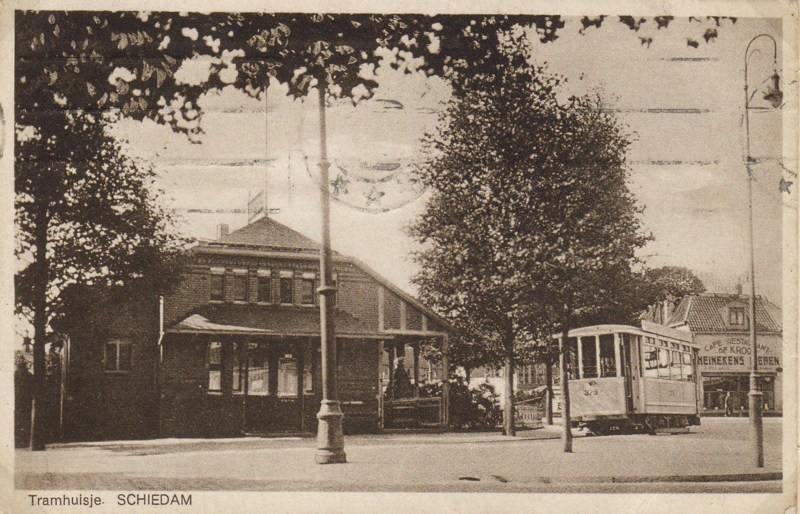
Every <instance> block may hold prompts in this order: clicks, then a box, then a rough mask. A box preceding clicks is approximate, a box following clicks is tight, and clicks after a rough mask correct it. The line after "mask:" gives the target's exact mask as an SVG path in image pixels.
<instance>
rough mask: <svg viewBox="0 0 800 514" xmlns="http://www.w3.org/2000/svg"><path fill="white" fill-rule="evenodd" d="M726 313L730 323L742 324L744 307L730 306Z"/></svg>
mask: <svg viewBox="0 0 800 514" xmlns="http://www.w3.org/2000/svg"><path fill="white" fill-rule="evenodd" d="M728 314H729V321H730V324H731V325H736V326H740V327H743V326H744V324H745V320H744V307H731V308H730V309H728Z"/></svg>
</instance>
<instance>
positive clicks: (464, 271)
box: [411, 40, 647, 451]
mask: <svg viewBox="0 0 800 514" xmlns="http://www.w3.org/2000/svg"><path fill="white" fill-rule="evenodd" d="M506 48H507V49H508V51H507V53H506V54H505V57H506V59H507V61H506V62H504V63H503V65H502V66H501V67H500V71H499V72H498V73H491V74H477V75H473V76H471V77H470V78H469V79H467V80H464V81H463V82H462V85H461V93H460V94H457V95H454V96H453V97H452V99H451V101H450V103H449V104H448V106H447V110H446V112H445V114H444V115H443V118H442V120H441V125H440V129H439V131H438V133H437V134H434V135H432V136H429V138H428V139H427V141H426V144H427V146H428V148H429V155H430V157H429V158H428V159H427V160H426V162H424V163H423V164H422V165H421V167H420V179H421V180H422V181H423V182H424V183H425V184H426V185H427V186H429V187H430V188H431V189H432V190H433V191H434V193H433V196H432V198H431V200H430V202H429V204H428V206H427V209H426V210H425V212H424V213H423V214H422V216H421V217H420V219H419V220H418V221H417V222H416V223H415V224H414V225H413V226H412V228H411V233H412V235H413V236H415V237H416V239H417V240H418V241H419V242H421V243H422V244H423V245H425V246H424V249H423V250H422V251H421V252H419V253H418V254H417V255H416V258H417V260H418V262H419V263H420V265H421V269H422V271H421V272H420V274H419V275H418V276H417V277H416V279H415V280H416V283H417V284H418V285H419V287H420V293H421V295H422V297H423V299H425V300H426V301H428V302H430V303H431V304H432V305H433V306H435V307H436V308H438V309H439V310H440V311H441V312H443V313H444V314H445V315H446V316H447V317H448V318H449V319H451V320H453V322H454V323H455V324H456V325H457V326H459V327H460V328H462V329H463V330H464V331H465V332H467V333H471V334H475V336H476V338H477V337H480V338H482V339H483V341H485V346H486V349H487V352H490V353H495V354H499V355H502V358H503V363H504V371H505V380H506V387H505V388H506V392H505V394H506V398H505V399H506V401H505V409H506V411H505V414H506V416H505V417H506V426H505V429H506V433H507V434H509V435H513V433H514V426H513V417H514V416H513V380H512V377H513V372H514V368H515V360H516V359H517V358H518V355H519V353H520V352H521V351H528V352H533V353H534V354H535V353H536V352H537V351H538V352H539V353H540V355H542V356H545V357H547V356H549V357H552V356H553V355H554V350H553V348H552V346H551V343H550V335H551V334H552V333H553V332H554V331H555V330H556V329H559V330H560V331H561V332H564V333H566V332H568V331H569V327H570V326H571V323H572V321H573V320H577V319H579V318H581V317H585V316H587V315H590V314H593V313H595V312H597V311H599V310H601V309H602V308H603V307H604V306H606V305H608V304H609V303H610V302H611V303H614V302H619V303H621V302H622V301H623V299H624V291H625V284H627V283H629V282H630V279H631V277H632V275H633V273H632V271H631V265H632V264H633V263H634V262H635V258H634V251H635V249H636V248H638V247H640V246H641V245H643V244H644V242H645V241H646V239H647V238H646V236H644V235H642V234H641V233H640V225H639V221H638V217H637V216H638V214H639V209H638V208H637V206H636V204H635V202H634V199H633V197H632V196H631V194H630V192H629V191H628V189H627V185H626V183H625V180H626V172H625V168H624V162H625V150H626V148H627V145H628V139H627V136H626V134H625V132H624V131H623V129H622V127H621V126H620V125H619V124H618V122H617V121H616V119H615V118H614V117H613V115H612V114H610V113H609V111H608V110H606V109H604V107H603V105H602V102H601V100H600V99H599V98H598V97H594V96H591V97H586V98H573V99H571V101H570V102H569V103H567V104H563V103H561V102H560V101H559V99H558V97H557V92H558V87H559V85H560V79H559V78H558V77H555V76H553V75H550V74H548V73H547V72H546V70H545V69H544V68H543V67H536V66H530V65H528V64H527V62H526V59H527V56H528V53H527V51H526V50H527V49H526V48H525V45H524V44H523V42H522V41H512V40H509V41H508V42H507V43H506ZM537 342H538V344H537ZM537 347H538V350H537ZM562 359H564V360H565V361H566V362H565V365H564V366H562V370H563V369H566V368H567V367H568V360H569V355H568V354H567V353H563V354H562ZM562 380H563V381H564V383H566V381H565V380H564V379H562ZM562 395H563V398H564V408H563V411H564V418H565V426H566V427H567V429H568V427H569V403H568V401H569V400H568V391H564V392H562ZM570 436H571V434H570ZM565 437H566V436H565ZM565 448H566V449H567V450H568V451H571V439H569V440H568V441H567V442H565Z"/></svg>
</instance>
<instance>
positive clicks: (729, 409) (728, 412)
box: [725, 391, 733, 418]
mask: <svg viewBox="0 0 800 514" xmlns="http://www.w3.org/2000/svg"><path fill="white" fill-rule="evenodd" d="M725 416H726V417H729V418H732V417H733V396H731V393H730V391H728V392H727V393H726V394H725Z"/></svg>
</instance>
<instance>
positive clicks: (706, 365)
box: [698, 336, 781, 372]
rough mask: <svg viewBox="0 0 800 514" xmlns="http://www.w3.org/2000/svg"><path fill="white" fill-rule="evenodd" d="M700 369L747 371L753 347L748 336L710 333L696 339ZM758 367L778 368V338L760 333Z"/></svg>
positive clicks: (764, 369) (779, 352) (779, 363)
mask: <svg viewBox="0 0 800 514" xmlns="http://www.w3.org/2000/svg"><path fill="white" fill-rule="evenodd" d="M698 343H700V354H699V357H698V364H699V367H700V371H706V372H708V371H715V372H726V371H727V372H746V371H749V370H750V369H751V367H752V363H753V360H752V349H751V348H750V341H749V339H748V338H747V337H740V336H709V337H708V338H703V339H700V340H698ZM757 344H758V369H759V370H760V371H767V372H775V371H780V368H781V339H780V337H777V336H762V337H760V338H759V339H758V342H757Z"/></svg>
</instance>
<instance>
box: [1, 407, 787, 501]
mask: <svg viewBox="0 0 800 514" xmlns="http://www.w3.org/2000/svg"><path fill="white" fill-rule="evenodd" d="M764 425H765V437H764V439H765V446H766V449H765V450H766V452H765V453H766V455H765V457H766V467H765V468H761V469H759V468H755V467H753V466H751V465H750V464H749V462H750V458H749V457H750V454H749V445H748V442H747V441H748V432H747V420H746V419H742V420H736V419H733V420H730V419H727V420H726V419H722V420H715V421H711V420H708V421H707V420H705V419H704V420H703V426H701V427H696V428H693V432H692V433H690V434H682V435H661V436H648V435H625V436H605V437H581V435H582V434H581V433H580V432H576V436H577V437H576V439H575V441H574V452H573V453H571V454H565V453H563V451H562V449H563V448H562V444H561V441H560V440H558V438H559V436H560V427H558V426H554V427H546V428H544V429H540V430H533V431H523V432H520V433H519V437H516V438H510V437H503V436H501V435H498V434H496V433H477V434H475V433H444V434H420V435H413V434H411V435H396V434H392V435H377V436H352V437H348V438H347V439H346V445H347V446H346V452H347V457H348V463H347V464H344V465H329V466H319V465H316V464H314V463H313V462H314V440H313V439H300V438H282V439H253V438H247V439H229V440H219V441H217V440H162V441H150V442H116V443H92V444H89V443H80V444H72V445H61V446H54V447H51V448H50V449H49V450H48V451H46V452H42V453H38V452H29V451H25V450H21V451H18V452H17V454H16V455H17V474H16V478H17V487H18V488H28V489H48V488H64V489H184V490H221V489H228V490H313V491H449V490H461V491H469V490H475V491H478V490H493V491H494V490H496V491H521V490H532V489H536V488H538V487H541V486H546V485H549V486H553V485H559V484H561V485H563V486H564V488H565V490H571V488H573V487H576V486H577V485H579V484H642V483H671V484H672V485H671V487H673V486H674V489H675V490H676V491H680V490H681V484H682V483H687V482H744V481H777V480H779V479H780V471H781V455H780V441H781V425H780V420H779V419H775V420H765V423H764ZM771 487H772V488H773V489H775V488H777V490H780V483H779V482H774V483H773V485H772V486H771Z"/></svg>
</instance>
